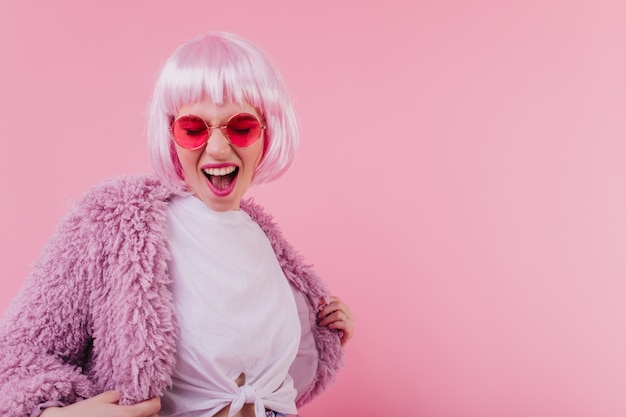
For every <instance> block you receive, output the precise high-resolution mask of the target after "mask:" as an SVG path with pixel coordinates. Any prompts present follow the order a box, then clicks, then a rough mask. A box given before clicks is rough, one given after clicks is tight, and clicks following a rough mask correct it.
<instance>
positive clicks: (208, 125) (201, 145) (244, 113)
mask: <svg viewBox="0 0 626 417" xmlns="http://www.w3.org/2000/svg"><path fill="white" fill-rule="evenodd" d="M240 116H250V117H252V118H253V119H255V120H256V121H257V122H258V123H259V126H260V128H261V129H260V131H259V137H258V138H256V139H255V140H253V141H252V142H250V143H249V144H247V145H237V144H236V143H233V141H232V140H231V138H230V136H228V130H227V128H228V124H229V123H230V122H231V121H232V120H233V119H234V118H235V117H240ZM183 117H196V118H198V119H199V120H202V122H203V123H204V125H205V126H206V129H207V135H206V140H205V141H204V142H203V143H202V144H200V145H198V146H196V147H194V148H188V147H187V146H184V145H182V144H180V143H178V141H177V140H176V135H174V125H175V124H176V122H177V121H179V120H180V119H182V118H183ZM266 128H267V125H265V124H264V123H263V122H262V121H261V120H259V118H258V117H256V116H255V115H254V114H252V113H247V112H240V113H235V114H233V115H232V116H230V117H229V118H228V120H227V121H226V123H224V124H221V125H218V126H211V125H210V124H208V123H207V122H206V120H204V119H203V118H202V117H200V116H198V115H197V114H191V113H190V114H183V115H182V116H178V117H177V118H176V119H174V120H173V121H172V123H171V124H170V133H171V134H172V140H173V141H174V142H176V143H177V144H178V146H180V147H182V148H185V149H188V150H190V151H195V150H197V149H200V148H202V147H203V146H205V145H206V144H207V143H208V142H209V139H210V138H211V131H212V130H215V129H220V130H221V131H222V134H223V135H224V137H225V138H226V140H227V141H228V143H230V144H231V145H233V146H238V147H240V148H247V147H249V146H252V145H254V144H255V143H256V142H257V141H258V140H259V139H261V134H262V133H263V130H265V129H266Z"/></svg>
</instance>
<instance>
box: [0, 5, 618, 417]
mask: <svg viewBox="0 0 626 417" xmlns="http://www.w3.org/2000/svg"><path fill="white" fill-rule="evenodd" d="M87 4H92V5H87ZM625 28H626V3H625V2H624V1H602V0H593V1H584V2H581V1H544V0H541V1H540V0H531V1H527V0H525V1H508V2H503V1H497V0H486V1H473V2H469V1H460V0H459V1H437V2H436V1H430V2H427V1H414V0H406V1H398V0H389V1H381V2H379V1H338V0H332V1H331V0H321V1H309V2H298V1H290V0H283V1H273V0H265V1H252V0H250V1H219V2H218V1H213V2H209V1H206V0H204V1H179V2H173V1H168V2H166V1H128V2H126V1H121V0H120V1H109V2H89V1H84V2H79V1H74V2H71V1H68V0H57V1H54V2H44V1H40V2H34V1H20V2H17V1H9V0H0V60H1V65H0V71H1V76H0V132H1V133H0V141H1V142H0V143H1V146H2V151H1V153H0V181H1V182H0V186H1V188H2V205H1V206H0V210H1V216H0V235H1V239H0V245H1V246H0V259H1V261H0V262H1V265H2V271H3V272H2V274H1V276H0V288H1V290H0V311H2V310H4V308H5V307H6V305H7V303H8V301H9V299H10V298H11V297H12V296H13V295H14V294H15V292H16V291H17V289H18V288H19V287H20V285H21V284H22V282H23V280H24V278H25V277H26V275H27V274H28V271H29V264H30V262H32V261H33V260H34V258H35V257H36V256H37V254H38V252H39V250H40V248H41V246H42V245H43V244H44V242H45V241H46V240H47V238H48V237H49V236H50V234H51V233H52V231H53V229H54V227H55V224H56V222H57V221H58V219H59V217H60V216H61V215H62V214H63V213H64V212H65V210H66V207H67V204H68V202H69V201H70V200H72V199H76V198H78V197H79V196H80V195H81V194H82V193H83V192H84V191H85V190H86V189H87V188H89V187H90V186H91V185H94V184H96V183H98V182H100V181H102V180H104V179H105V178H108V177H110V176H114V175H123V174H132V173H140V172H148V171H150V166H149V162H148V159H147V152H146V145H145V135H144V131H143V130H144V121H145V109H146V106H147V102H148V99H149V97H150V92H151V88H152V85H153V82H154V80H155V76H156V74H157V72H158V70H159V68H160V65H161V63H162V62H163V60H164V59H165V58H166V57H167V56H168V55H169V54H170V53H171V52H172V51H173V49H174V48H175V47H176V46H178V45H179V44H180V43H182V42H183V41H185V40H187V39H189V38H191V37H193V36H196V35H198V34H201V33H204V32H205V31H207V30H228V31H232V32H235V33H239V34H241V35H242V36H244V37H247V38H249V39H251V40H253V41H254V42H256V43H257V44H259V45H260V46H261V47H262V48H263V49H264V50H265V51H266V52H267V53H268V54H269V55H270V56H271V57H272V58H273V60H274V61H275V62H276V63H277V65H278V66H279V68H280V69H281V70H282V72H283V74H284V77H285V79H286V81H287V84H288V86H289V89H290V90H291V92H292V95H293V97H294V100H295V103H296V107H297V111H298V114H299V117H300V121H301V124H302V134H303V138H302V146H301V152H300V154H299V157H298V159H297V161H296V164H295V166H294V167H293V169H292V170H291V171H290V172H289V173H288V174H287V176H285V177H284V178H283V179H281V180H279V181H277V182H275V183H272V184H268V185H265V186H262V187H260V188H258V189H255V190H254V191H253V194H254V195H255V196H256V198H257V200H258V201H260V202H261V203H262V204H264V205H265V206H266V207H267V208H268V209H269V210H270V211H271V212H273V213H274V215H275V218H276V219H277V220H278V221H279V223H280V224H281V226H282V228H283V231H284V232H285V234H286V235H287V236H288V238H289V239H290V240H291V241H292V242H293V243H294V244H295V245H297V247H298V248H300V250H301V251H302V253H303V254H304V255H305V257H306V258H307V259H308V260H309V261H310V262H311V263H313V264H315V265H316V267H317V269H318V270H319V271H320V272H321V273H322V274H323V275H324V276H325V277H326V278H327V280H328V282H329V284H330V286H331V287H332V289H333V291H334V292H335V293H336V294H338V295H340V296H341V297H343V298H344V299H345V300H346V301H347V302H348V303H349V304H350V305H351V306H352V309H353V311H354V313H355V315H356V317H357V325H358V329H357V334H356V336H355V338H354V340H353V341H352V342H351V343H350V344H349V345H348V347H347V363H346V366H345V369H344V371H343V373H342V374H341V375H340V377H339V378H338V380H337V382H336V383H335V385H333V386H332V388H331V389H330V390H329V391H328V392H327V393H325V394H324V395H323V396H322V397H320V398H319V399H318V400H316V401H315V402H314V403H312V404H311V405H309V406H307V407H304V408H303V409H302V410H301V415H302V416H303V417H307V416H311V417H313V416H321V415H333V416H335V415H345V416H357V415H358V416H363V417H370V416H382V415H415V416H425V417H456V416H460V417H497V416H498V417H499V416H509V417H517V416H519V417H522V416H524V417H525V416H534V417H540V416H550V417H553V416H568V417H577V416H581V417H583V416H584V417H588V416H604V417H612V416H624V415H626V395H625V392H626V299H625V294H626V281H625V278H626V29H625Z"/></svg>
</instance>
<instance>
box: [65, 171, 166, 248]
mask: <svg viewBox="0 0 626 417" xmlns="http://www.w3.org/2000/svg"><path fill="white" fill-rule="evenodd" d="M171 196H172V192H171V191H169V190H168V189H167V188H165V186H163V185H162V184H161V183H160V181H159V180H158V179H156V177H154V176H151V175H136V176H127V177H116V178H111V179H109V180H106V181H104V182H103V183H101V184H98V185H96V186H94V187H92V188H91V189H89V190H88V191H87V192H85V193H84V194H83V195H82V196H81V197H80V198H79V199H77V200H75V201H73V202H71V203H70V207H69V210H68V212H67V214H66V215H65V217H64V219H63V220H62V221H61V222H60V223H59V224H58V226H57V232H58V234H60V236H75V237H80V236H84V235H86V236H91V237H90V238H89V240H90V241H93V238H96V240H100V239H98V238H99V237H100V238H102V239H104V240H105V241H107V240H109V239H110V238H111V237H113V235H114V234H118V233H119V232H123V231H131V230H135V231H139V230H144V231H145V230H147V229H153V231H154V232H157V231H158V232H161V233H163V232H164V230H165V227H166V226H165V222H166V219H167V206H168V204H169V200H170V198H171ZM113 229H115V230H113ZM124 234H126V233H124Z"/></svg>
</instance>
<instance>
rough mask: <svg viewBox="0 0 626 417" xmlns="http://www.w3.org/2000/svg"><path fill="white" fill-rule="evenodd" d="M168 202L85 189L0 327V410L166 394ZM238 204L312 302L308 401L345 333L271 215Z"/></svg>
mask: <svg viewBox="0 0 626 417" xmlns="http://www.w3.org/2000/svg"><path fill="white" fill-rule="evenodd" d="M170 197H171V193H170V192H169V191H168V190H167V189H166V188H164V187H163V186H162V185H161V184H160V183H159V182H158V180H156V179H155V178H153V177H150V176H140V177H132V178H121V179H115V180H111V181H109V182H107V183H105V184H103V185H100V186H98V187H96V188H94V189H92V190H91V191H89V192H88V193H87V194H86V195H85V196H84V197H83V198H82V199H81V200H80V201H79V202H77V203H76V204H75V205H74V207H73V209H72V210H70V212H69V214H68V215H67V216H66V218H65V219H64V220H63V221H62V222H61V223H60V224H59V227H58V229H57V231H56V232H55V234H54V235H53V237H52V238H51V240H50V241H49V242H48V244H47V246H46V247H44V249H43V252H42V254H41V255H40V258H39V259H38V261H37V262H36V264H35V267H34V272H33V273H32V274H31V276H30V277H29V278H28V279H27V281H26V283H25V285H24V286H23V288H22V289H21V291H20V292H19V294H18V295H17V297H16V298H15V299H14V300H13V301H12V303H11V304H10V306H9V308H8V309H7V311H6V312H5V315H4V317H3V319H2V321H0V415H2V416H3V417H24V416H27V415H29V414H30V412H31V410H32V409H33V408H34V407H35V406H36V405H37V404H39V403H43V402H46V401H49V400H59V401H62V402H64V403H66V404H70V403H74V402H76V401H80V400H81V399H85V398H90V397H92V396H94V395H96V394H98V393H100V392H103V391H105V390H110V389H117V390H119V391H120V392H121V393H122V400H121V401H120V403H122V404H132V403H135V402H139V401H142V400H145V399H148V398H152V397H155V396H158V395H162V394H163V391H164V389H165V388H166V387H167V386H168V385H169V384H170V383H171V378H170V377H171V373H172V369H173V367H174V365H175V364H174V353H175V343H176V337H177V331H178V328H177V324H176V319H175V316H174V312H173V307H172V297H171V294H170V291H169V289H168V284H169V282H170V277H169V275H168V271H167V260H168V257H169V254H168V251H167V230H166V229H167V225H166V215H167V209H168V201H169V199H170ZM242 209H243V210H245V211H246V212H248V213H249V214H250V216H251V217H252V219H254V220H255V221H256V222H257V223H258V224H259V225H260V226H261V228H262V229H263V231H264V232H265V233H266V234H267V236H268V238H269V241H270V242H271V244H272V246H273V248H274V251H275V253H276V257H277V258H278V261H279V263H280V265H281V267H282V269H283V271H284V273H285V276H286V277H287V279H288V280H289V281H290V283H291V285H292V287H293V288H294V289H296V290H298V291H300V292H301V293H302V294H304V299H306V301H307V302H308V305H309V310H310V311H309V317H308V321H309V323H303V325H306V327H309V326H310V329H311V331H312V333H313V336H314V337H315V344H316V348H317V352H318V357H317V358H316V360H311V359H310V357H309V358H306V357H305V358H304V359H303V360H302V362H303V363H300V364H297V365H298V366H300V367H305V368H306V367H307V366H308V367H314V368H315V369H312V370H311V375H312V378H309V380H311V381H312V382H310V383H308V382H309V381H307V384H308V386H307V387H306V388H303V389H300V390H299V392H298V398H297V404H298V405H302V404H304V403H306V402H308V401H309V400H310V399H312V398H313V397H314V396H315V395H317V394H318V393H320V392H321V391H322V390H323V389H324V388H325V387H326V386H327V385H328V384H329V383H330V382H331V381H332V380H333V379H334V377H335V375H336V373H337V371H338V370H339V367H340V366H341V363H342V360H343V353H342V350H341V347H340V342H339V338H338V335H337V334H336V333H335V332H333V331H331V330H329V329H327V328H322V327H320V326H317V325H316V312H317V311H318V308H319V307H318V305H319V300H320V299H326V298H327V297H328V295H329V294H328V290H327V288H326V287H325V285H324V284H323V282H322V281H321V280H320V278H319V277H318V276H317V275H316V274H315V273H314V272H313V271H312V269H311V268H310V266H308V265H306V264H305V263H304V262H303V259H302V258H301V257H300V256H299V255H298V254H297V253H296V252H295V251H294V249H293V248H292V247H291V246H290V245H289V244H288V243H287V242H286V241H285V240H284V238H283V237H282V235H281V233H280V231H279V230H278V228H277V227H276V225H275V224H274V223H273V221H272V219H271V217H270V216H269V215H267V214H265V213H264V212H263V211H262V210H261V208H260V207H259V206H258V205H255V204H254V203H252V202H250V201H245V202H242ZM301 319H302V318H301ZM298 360H299V359H296V361H298ZM294 365H296V364H294ZM294 378H295V377H294ZM298 385H299V381H296V387H298ZM300 385H302V383H301V382H300Z"/></svg>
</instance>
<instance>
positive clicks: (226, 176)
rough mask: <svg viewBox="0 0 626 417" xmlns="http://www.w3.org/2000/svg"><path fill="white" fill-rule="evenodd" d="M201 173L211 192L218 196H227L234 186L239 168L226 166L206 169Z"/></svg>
mask: <svg viewBox="0 0 626 417" xmlns="http://www.w3.org/2000/svg"><path fill="white" fill-rule="evenodd" d="M202 172H203V173H204V176H205V177H206V178H207V179H208V180H209V184H210V185H211V186H212V187H211V188H212V189H213V191H214V192H215V193H216V194H218V195H226V194H229V193H230V191H231V190H232V188H233V186H234V185H235V179H236V178H237V174H238V173H239V167H236V166H232V165H231V166H227V167H221V168H206V169H203V170H202Z"/></svg>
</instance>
